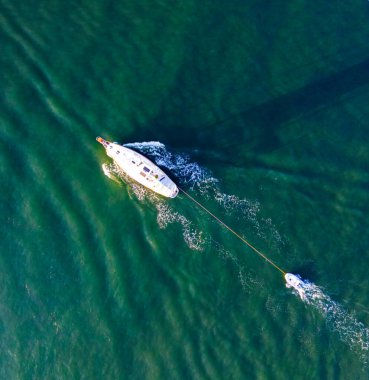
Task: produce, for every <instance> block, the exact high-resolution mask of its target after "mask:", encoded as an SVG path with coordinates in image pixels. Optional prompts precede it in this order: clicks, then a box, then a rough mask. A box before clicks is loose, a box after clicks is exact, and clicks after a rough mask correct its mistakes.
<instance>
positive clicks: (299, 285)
mask: <svg viewBox="0 0 369 380" xmlns="http://www.w3.org/2000/svg"><path fill="white" fill-rule="evenodd" d="M284 278H285V280H286V286H287V287H288V288H294V289H296V290H297V291H298V293H299V295H300V297H301V299H305V298H306V295H305V290H306V284H305V282H304V281H303V279H302V278H301V277H300V276H298V275H295V274H292V273H286V274H285V275H284Z"/></svg>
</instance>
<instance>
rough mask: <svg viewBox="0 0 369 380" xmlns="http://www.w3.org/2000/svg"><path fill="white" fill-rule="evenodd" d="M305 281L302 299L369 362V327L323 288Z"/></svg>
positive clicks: (364, 360) (365, 361) (363, 359)
mask: <svg viewBox="0 0 369 380" xmlns="http://www.w3.org/2000/svg"><path fill="white" fill-rule="evenodd" d="M304 283H305V285H304V294H305V297H304V298H303V299H302V300H303V301H304V302H305V303H306V304H308V305H310V306H312V307H314V308H315V309H316V310H318V311H319V313H320V314H321V315H322V316H323V317H324V318H325V320H326V322H327V326H328V327H329V328H330V329H331V330H333V331H335V332H337V334H338V335H339V337H340V339H341V340H342V341H343V342H345V343H346V344H348V345H349V347H350V348H351V349H352V350H353V351H355V352H356V353H357V354H358V355H359V356H360V358H361V360H362V361H363V362H364V363H365V364H369V329H368V328H367V327H365V325H364V324H363V323H362V322H359V321H358V320H357V319H356V317H355V314H353V313H349V312H347V311H346V310H345V309H344V308H343V307H342V306H341V305H340V304H339V303H337V302H335V301H334V300H332V298H331V297H329V296H328V295H327V294H325V293H324V291H323V289H322V288H320V287H318V286H316V285H314V284H313V283H311V282H309V281H307V280H305V281H304ZM296 293H297V292H296Z"/></svg>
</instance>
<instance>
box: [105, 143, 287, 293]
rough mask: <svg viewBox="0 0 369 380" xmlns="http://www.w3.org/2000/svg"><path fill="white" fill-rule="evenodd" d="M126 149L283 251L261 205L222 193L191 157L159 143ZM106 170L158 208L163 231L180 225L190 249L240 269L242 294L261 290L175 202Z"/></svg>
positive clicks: (115, 168)
mask: <svg viewBox="0 0 369 380" xmlns="http://www.w3.org/2000/svg"><path fill="white" fill-rule="evenodd" d="M124 146H125V147H127V148H130V149H133V150H136V151H138V152H139V153H141V154H143V155H144V156H147V157H148V158H149V159H150V160H152V161H153V162H154V163H155V164H156V165H158V166H159V167H161V168H162V169H164V170H165V171H166V172H167V173H170V177H171V178H172V179H173V180H174V181H175V182H176V183H177V184H178V185H180V186H181V187H182V186H183V187H186V188H189V189H191V190H192V191H194V192H197V193H198V194H200V195H201V197H203V198H204V199H206V200H213V201H214V200H215V201H216V202H217V203H218V205H219V206H220V208H221V209H222V211H223V212H224V213H226V214H228V215H232V214H233V215H236V217H237V218H238V219H243V220H245V221H247V222H248V223H249V224H250V225H251V226H252V227H253V228H254V230H255V233H256V234H257V235H258V236H259V237H261V238H264V239H266V238H268V240H269V243H270V240H272V244H274V245H275V248H276V249H277V250H278V249H280V246H281V244H283V239H282V238H281V236H280V234H279V233H278V231H277V229H276V228H275V227H274V225H273V223H272V221H271V219H265V218H263V217H262V216H261V215H260V213H261V205H260V203H259V202H258V201H257V200H248V199H242V198H239V197H237V196H236V195H230V194H226V193H224V192H222V191H221V190H220V181H219V180H218V179H216V178H214V176H213V175H212V173H211V171H210V170H208V169H205V168H203V167H201V166H200V165H199V164H198V163H196V162H193V161H192V160H191V157H190V155H188V154H185V153H173V152H170V151H168V150H167V148H166V146H165V145H164V144H162V143H160V142H156V141H150V142H140V143H129V144H124ZM103 169H104V173H105V175H107V176H108V177H109V178H111V179H113V180H115V181H118V182H120V183H122V182H124V183H126V184H128V185H129V189H130V190H129V194H130V195H131V196H132V194H133V195H134V196H135V197H136V198H137V199H138V200H140V201H143V200H146V201H149V202H150V203H151V204H152V205H153V207H155V208H156V211H157V222H158V225H159V227H160V228H166V227H167V226H168V225H170V224H175V223H179V224H180V226H181V229H182V236H183V239H184V241H185V242H186V244H187V246H188V247H189V248H190V249H192V250H195V251H204V250H205V248H208V247H211V248H212V250H213V251H215V252H217V254H218V255H219V256H220V257H221V258H222V259H224V260H227V261H231V262H232V263H233V264H234V265H235V267H236V268H237V271H238V276H239V280H240V282H241V284H242V288H243V290H245V291H251V289H254V288H255V287H259V286H260V283H259V282H260V280H258V279H256V277H257V276H254V275H251V274H250V273H247V272H246V271H245V268H244V267H243V265H242V264H241V263H240V261H239V259H238V258H237V257H236V256H235V255H233V254H232V253H231V252H230V251H228V250H227V249H225V248H224V247H223V246H222V245H221V244H219V243H217V242H216V241H214V239H213V238H212V237H211V236H209V235H207V234H206V233H204V232H203V231H200V230H199V229H197V228H195V227H194V224H193V223H192V222H191V221H190V220H188V219H187V218H186V217H185V216H184V215H182V214H181V213H179V212H178V211H176V210H175V209H174V206H173V203H172V202H168V201H166V200H163V199H162V198H161V197H159V196H157V195H156V194H154V193H153V192H151V191H150V190H147V189H146V188H144V187H143V186H141V185H139V184H137V183H135V182H134V181H132V180H131V179H130V178H129V177H128V176H127V175H126V174H125V173H124V172H123V171H122V170H121V169H120V168H119V167H118V166H117V165H116V164H114V163H111V164H104V165H103ZM270 237H272V239H270Z"/></svg>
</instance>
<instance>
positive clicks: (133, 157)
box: [96, 137, 179, 198]
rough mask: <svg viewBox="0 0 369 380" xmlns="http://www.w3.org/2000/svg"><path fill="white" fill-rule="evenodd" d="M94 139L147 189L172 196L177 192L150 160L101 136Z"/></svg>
mask: <svg viewBox="0 0 369 380" xmlns="http://www.w3.org/2000/svg"><path fill="white" fill-rule="evenodd" d="M96 140H97V141H98V142H99V143H100V144H101V145H103V147H104V148H105V150H106V154H107V155H108V156H109V157H111V158H112V159H113V160H114V161H115V163H116V164H117V165H118V166H119V167H120V168H121V169H122V170H123V171H124V172H125V173H126V174H127V175H128V176H129V177H130V178H132V179H134V180H135V181H136V182H138V183H140V184H141V185H143V186H145V187H147V188H148V189H150V190H152V191H154V192H156V193H158V194H160V195H163V196H164V197H168V198H174V197H176V196H177V194H178V191H179V190H178V187H177V186H176V184H175V183H174V182H173V181H172V180H171V179H170V178H169V177H168V176H167V175H166V174H165V173H164V172H163V171H162V170H161V169H160V168H159V167H157V166H156V165H155V164H154V163H153V162H152V161H150V160H149V159H148V158H146V157H145V156H143V155H142V154H140V153H137V152H136V151H134V150H132V149H129V148H126V147H124V146H122V145H119V144H118V143H115V142H109V141H106V140H104V139H103V138H101V137H96Z"/></svg>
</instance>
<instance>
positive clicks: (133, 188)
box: [103, 162, 207, 251]
mask: <svg viewBox="0 0 369 380" xmlns="http://www.w3.org/2000/svg"><path fill="white" fill-rule="evenodd" d="M103 171H104V174H105V175H106V176H107V177H108V178H110V179H112V180H113V181H115V182H117V183H119V184H122V183H126V184H128V185H129V189H130V192H129V194H130V195H132V193H133V195H134V196H135V197H136V198H137V199H138V200H140V201H143V200H146V201H148V202H150V203H151V204H152V205H153V206H154V207H155V209H156V211H157V222H158V225H159V227H160V228H161V229H165V228H167V226H168V225H169V224H174V223H179V224H180V226H181V228H182V236H183V239H184V241H185V242H186V244H187V246H188V247H189V248H190V249H192V250H195V251H203V250H204V249H205V246H206V240H207V239H206V238H205V237H204V234H203V233H202V231H199V230H198V229H196V228H195V227H194V226H193V223H192V222H191V221H189V220H188V219H187V218H186V217H185V216H184V215H181V214H180V213H179V212H177V211H175V210H174V208H173V207H172V206H171V205H170V204H169V203H168V202H166V201H165V200H163V199H162V198H161V197H160V196H158V195H157V194H155V193H153V192H152V191H150V190H148V189H146V188H145V187H143V186H141V185H139V184H137V183H136V182H134V181H132V180H131V179H130V178H129V177H128V176H127V174H126V173H125V172H124V171H123V170H122V169H121V168H120V167H119V166H118V165H117V164H115V163H114V162H113V163H105V164H103Z"/></svg>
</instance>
